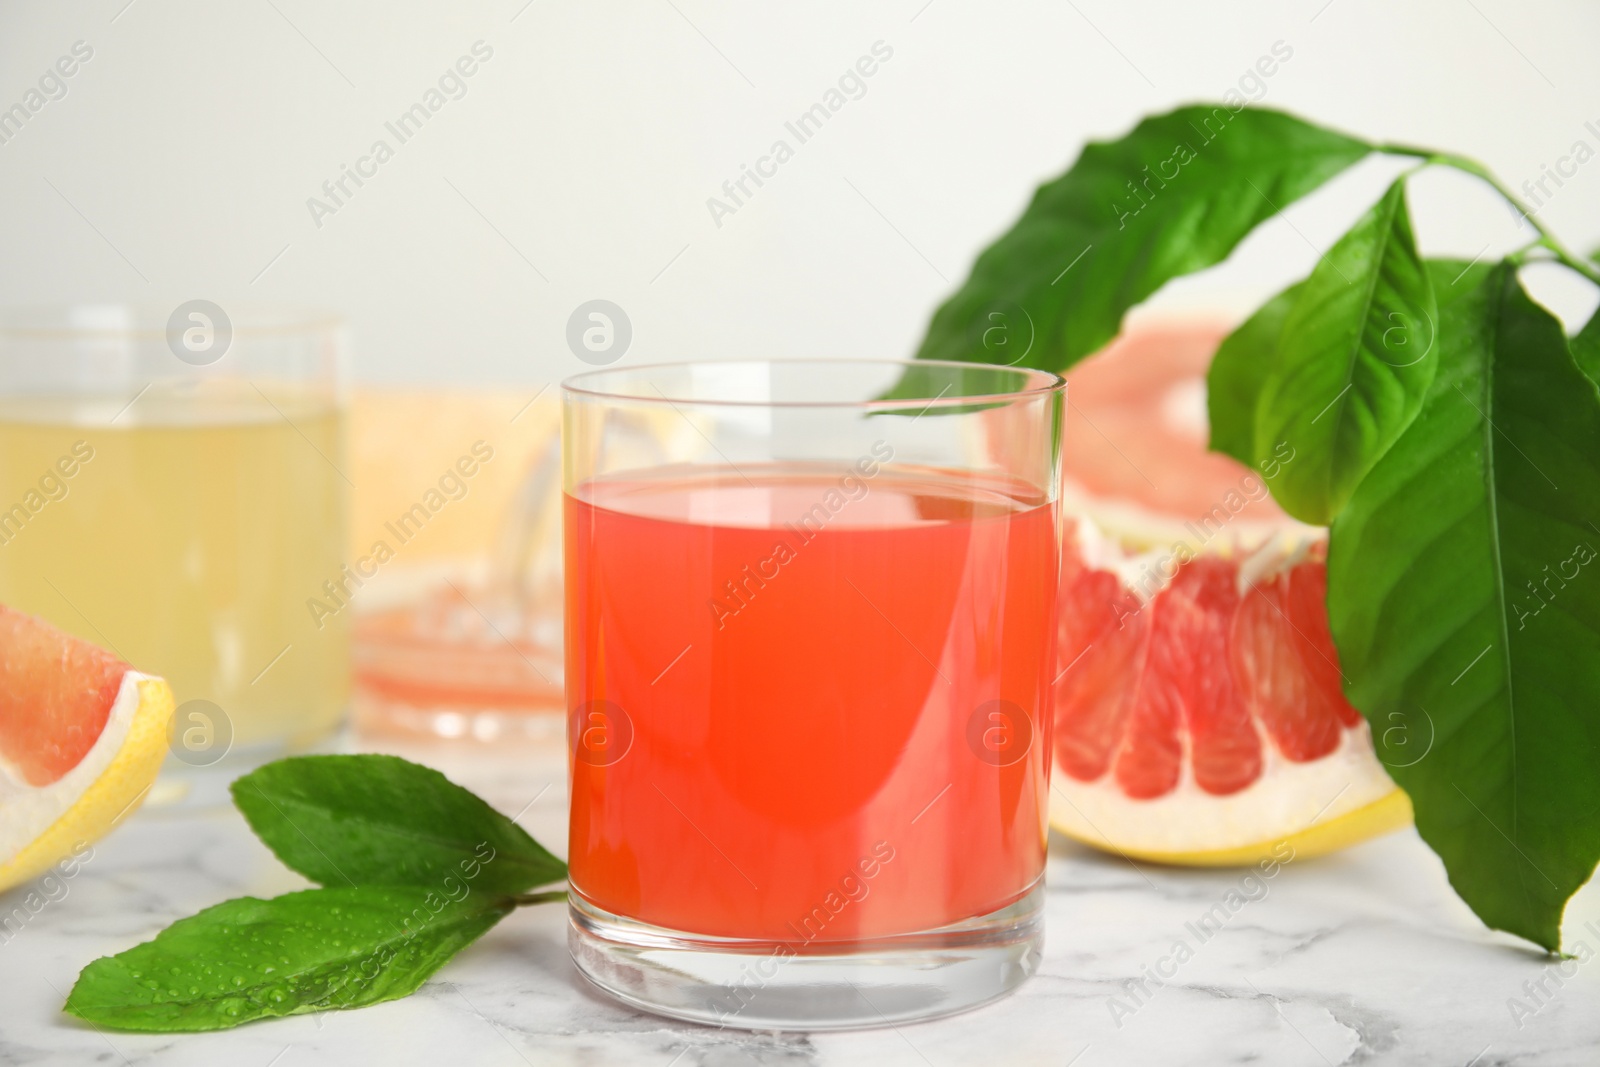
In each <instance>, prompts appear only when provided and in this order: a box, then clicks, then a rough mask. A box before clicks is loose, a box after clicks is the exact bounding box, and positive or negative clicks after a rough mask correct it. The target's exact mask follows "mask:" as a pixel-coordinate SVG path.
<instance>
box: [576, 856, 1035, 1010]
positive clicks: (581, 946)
mask: <svg viewBox="0 0 1600 1067" xmlns="http://www.w3.org/2000/svg"><path fill="white" fill-rule="evenodd" d="M569 900H570V904H569V917H570V920H571V924H570V927H569V929H568V933H567V944H568V947H569V948H570V949H571V950H572V959H573V962H574V963H576V964H577V967H578V970H579V972H581V973H582V974H583V976H584V977H585V978H587V979H588V980H589V981H590V982H592V983H594V984H595V985H596V986H598V987H599V988H600V989H602V990H604V991H605V992H606V993H609V994H610V995H611V996H613V997H615V998H617V999H618V1000H620V1001H622V1002H624V1003H626V1004H629V1005H631V1006H633V1007H635V1008H639V1009H641V1010H643V1011H648V1012H654V1013H655V1014H657V1015H665V1016H668V1017H670V1018H674V1019H686V1020H689V1021H690V1022H697V1023H707V1024H710V1025H714V1026H727V1027H734V1028H736V1029H742V1030H853V1029H864V1028H869V1027H878V1026H893V1025H897V1024H899V1023H906V1022H915V1021H918V1020H921V1019H932V1018H937V1017H939V1016H942V1015H953V1014H955V1013H956V1012H961V1011H966V1010H968V1009H969V1008H975V1007H978V1006H979V1005H980V1004H987V1003H988V1002H989V1001H991V1000H996V999H998V998H1000V997H1003V996H1005V995H1006V994H1007V993H1009V992H1011V991H1012V990H1013V989H1015V988H1017V986H1019V985H1021V984H1022V983H1023V982H1024V981H1025V980H1026V979H1027V978H1028V976H1029V975H1031V974H1033V972H1034V971H1036V970H1038V968H1039V959H1040V954H1041V952H1042V950H1043V948H1044V883H1043V880H1042V879H1041V880H1040V881H1039V882H1037V883H1035V885H1034V887H1033V888H1032V889H1031V890H1030V891H1029V892H1028V893H1027V894H1026V895H1025V896H1023V897H1022V898H1021V899H1020V900H1018V901H1017V902H1016V903H1014V904H1012V905H1010V906H1009V907H1005V908H1002V909H1000V910H999V911H996V912H992V913H990V914H988V915H983V916H979V917H978V918H975V919H968V920H966V921H965V922H961V923H957V924H954V925H952V926H944V927H940V928H938V929H935V930H927V931H922V932H919V933H910V934H896V935H894V936H891V937H881V938H872V939H867V940H861V941H841V942H837V943H831V944H828V945H826V946H819V945H817V944H815V943H813V944H811V945H808V946H805V951H804V952H803V953H800V952H797V951H796V948H795V947H792V946H789V945H787V944H785V943H784V942H781V941H747V940H741V939H737V938H718V937H701V936H697V935H694V934H687V933H683V932H681V931H678V930H667V929H663V928H662V927H659V926H651V925H649V924H646V923H640V922H635V921H634V920H632V919H625V918H622V917H621V916H617V915H612V914H610V913H609V912H605V911H601V910H599V909H598V908H596V907H594V906H593V905H592V904H590V903H589V902H588V901H586V900H584V899H583V898H582V897H581V896H580V895H579V894H578V893H576V892H574V893H572V894H571V895H570V897H569ZM822 948H825V949H826V952H824V951H819V949H822Z"/></svg>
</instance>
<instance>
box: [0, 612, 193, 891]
mask: <svg viewBox="0 0 1600 1067" xmlns="http://www.w3.org/2000/svg"><path fill="white" fill-rule="evenodd" d="M172 712H173V699H172V690H171V689H170V688H169V687H168V686H167V683H166V682H165V681H164V680H162V679H160V678H155V677H151V676H150V675H146V674H140V673H139V672H137V671H134V670H132V669H130V668H129V667H128V665H127V664H126V663H124V662H122V661H121V660H120V659H118V658H117V657H116V656H113V655H112V654H111V653H109V652H106V651H105V650H103V649H100V648H97V647H95V646H94V645H91V644H89V643H88V642H86V641H80V640H79V639H77V638H75V637H72V636H70V635H68V634H65V633H62V632H61V631H60V630H57V629H56V628H55V627H53V626H51V625H50V624H49V623H46V622H44V621H43V620H40V619H36V618H34V617H32V616H30V615H25V614H23V613H22V612H20V611H14V610H12V609H10V608H7V607H4V606H3V605H0V890H5V889H8V888H10V887H11V886H14V885H16V884H18V883H19V882H24V881H27V880H28V879H30V878H33V877H35V876H36V875H38V874H41V873H42V872H44V871H45V870H47V869H48V868H49V867H51V866H52V865H54V864H56V863H58V862H59V861H61V860H62V859H65V858H66V857H67V856H69V855H72V854H74V849H78V850H80V852H81V849H82V848H83V846H84V845H86V844H88V843H89V842H92V841H95V840H97V839H99V838H100V837H102V836H104V835H105V834H106V833H107V832H108V831H109V830H110V829H111V828H112V827H113V826H115V825H116V823H117V822H119V821H120V820H121V819H123V818H124V817H126V816H127V814H128V813H129V812H131V811H132V810H133V809H134V808H136V807H137V806H138V804H139V802H140V801H142V800H143V799H144V795H145V794H146V793H147V792H148V791H149V788H150V784H151V782H153V781H154V780H155V776H156V772H157V771H158V770H160V767H161V761H162V759H163V757H165V755H166V753H167V729H168V727H169V725H170V723H171V720H172Z"/></svg>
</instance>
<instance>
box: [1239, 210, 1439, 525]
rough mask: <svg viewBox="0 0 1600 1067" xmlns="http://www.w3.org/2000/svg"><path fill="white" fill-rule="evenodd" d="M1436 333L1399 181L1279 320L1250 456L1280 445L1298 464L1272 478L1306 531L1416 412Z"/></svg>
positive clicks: (1339, 503)
mask: <svg viewBox="0 0 1600 1067" xmlns="http://www.w3.org/2000/svg"><path fill="white" fill-rule="evenodd" d="M1437 333H1438V309H1437V307H1436V306H1435V297H1434V291H1433V282H1432V280H1431V279H1430V278H1429V275H1428V271H1427V269H1426V268H1425V267H1424V266H1423V263H1422V257H1421V256H1420V255H1419V254H1418V253H1417V246H1416V241H1415V240H1414V238H1413V237H1412V233H1411V219H1410V216H1409V214H1408V213H1407V211H1406V204H1405V181H1404V179H1401V180H1400V181H1397V182H1395V183H1394V184H1393V185H1391V186H1390V187H1389V191H1388V192H1387V193H1385V194H1384V195H1383V198H1382V199H1381V200H1379V201H1378V202H1377V203H1376V204H1374V205H1373V206H1372V209H1371V210H1370V211H1368V212H1367V213H1366V214H1365V215H1363V216H1362V217H1361V218H1360V220H1358V221H1357V222H1356V224H1355V225H1354V226H1352V227H1351V228H1350V231H1349V232H1348V233H1346V234H1345V235H1344V236H1343V237H1341V238H1339V240H1338V242H1337V243H1336V244H1335V245H1334V246H1333V247H1332V248H1330V249H1329V250H1328V252H1327V254H1326V255H1324V256H1323V257H1322V259H1321V260H1320V261H1319V262H1318V263H1317V266H1316V268H1315V269H1314V270H1313V271H1312V272H1311V276H1310V277H1309V278H1307V279H1306V280H1305V282H1304V283H1303V284H1302V286H1301V288H1300V292H1299V294H1298V295H1297V296H1296V298H1295V301H1294V303H1293V304H1292V305H1291V306H1290V308H1289V312H1288V315H1287V316H1286V317H1285V319H1284V322H1283V330H1282V333H1281V335H1280V336H1279V340H1278V362H1277V366H1276V368H1275V369H1274V371H1273V373H1272V374H1271V375H1270V376H1269V377H1268V379H1267V381H1266V382H1265V383H1264V384H1263V385H1262V386H1261V395H1260V397H1259V399H1258V401H1257V407H1256V434H1255V454H1256V455H1265V454H1267V453H1268V452H1271V451H1272V450H1273V449H1274V447H1275V446H1277V445H1278V444H1281V443H1287V444H1288V445H1290V446H1291V447H1293V448H1294V450H1295V452H1296V454H1297V455H1298V456H1299V457H1300V458H1299V459H1298V460H1296V462H1295V463H1293V464H1292V465H1288V466H1285V467H1284V469H1283V472H1282V475H1281V476H1280V477H1278V478H1276V479H1275V480H1274V481H1273V483H1272V495H1273V498H1274V499H1275V500H1277V502H1278V503H1279V505H1281V506H1282V507H1283V509H1284V510H1285V511H1287V512H1288V513H1289V514H1291V515H1293V516H1294V517H1295V518H1297V519H1300V520H1301V521H1303V522H1309V523H1316V524H1326V523H1327V522H1328V521H1329V520H1330V519H1332V518H1333V516H1335V515H1337V514H1338V513H1339V510H1340V509H1341V508H1342V507H1343V506H1344V503H1345V501H1346V500H1348V499H1349V498H1350V493H1351V492H1352V491H1353V490H1354V489H1355V487H1356V485H1357V483H1359V482H1360V481H1361V479H1362V478H1363V477H1364V476H1365V475H1366V473H1367V472H1368V471H1369V470H1371V469H1372V465H1373V464H1374V463H1376V462H1377V461H1378V459H1379V458H1380V457H1381V456H1382V455H1383V454H1384V452H1386V451H1388V449H1389V446H1390V445H1392V444H1393V443H1394V441H1395V439H1396V438H1397V437H1399V436H1400V434H1401V432H1402V431H1404V430H1405V428H1406V426H1408V425H1409V424H1410V422H1411V420H1412V419H1413V418H1415V417H1416V414H1417V410H1418V409H1419V408H1420V407H1421V406H1422V400H1423V397H1424V396H1425V395H1426V394H1427V391H1428V386H1429V384H1430V383H1432V381H1433V376H1434V371H1435V369H1436V368H1437V366H1438V357H1437V355H1436V354H1435V353H1434V352H1433V351H1432V349H1433V348H1434V347H1436V339H1437V338H1436V335H1437Z"/></svg>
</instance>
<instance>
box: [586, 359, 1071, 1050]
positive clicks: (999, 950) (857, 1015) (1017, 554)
mask: <svg viewBox="0 0 1600 1067" xmlns="http://www.w3.org/2000/svg"><path fill="white" fill-rule="evenodd" d="M897 382H898V383H899V384H898V385H897V384H896V383H897ZM891 389H892V392H891ZM1064 389H1065V386H1064V383H1063V382H1062V381H1061V379H1059V378H1057V377H1056V376H1055V375H1052V374H1048V373H1045V372H1042V371H1034V370H1028V369H1023V368H1007V367H990V366H981V365H972V364H959V363H950V364H942V363H933V362H921V363H916V364H907V363H897V362H893V361H821V360H803V361H768V362H731V363H690V364H676V365H661V366H653V367H630V368H617V369H610V370H603V371H596V372H591V373H588V374H583V375H579V376H577V377H575V378H572V379H569V380H568V381H567V382H566V383H565V386H564V409H565V419H564V430H563V434H564V437H563V443H564V450H565V461H564V462H565V476H564V486H565V493H566V495H565V508H566V516H565V522H566V529H565V544H566V598H567V602H566V628H567V641H566V657H567V703H568V713H569V719H568V744H569V750H570V756H571V759H570V768H571V790H572V794H571V822H570V836H569V862H570V866H571V886H572V894H571V934H570V944H571V948H572V954H573V958H574V960H575V961H576V963H577V965H578V967H579V969H580V970H581V971H582V972H583V973H584V974H585V975H586V976H587V977H588V978H589V979H590V980H591V981H593V982H594V983H595V984H597V985H598V986H600V987H601V988H602V989H604V990H606V991H607V992H609V993H611V994H612V995H614V996H616V997H619V998H621V999H623V1000H625V1001H627V1002H629V1003H631V1004H634V1005H636V1006H639V1007H642V1008H645V1009H648V1010H651V1011H655V1012H658V1013H661V1014H666V1015H670V1016H674V1017H678V1018H687V1019H694V1020H699V1021H710V1022H716V1023H721V1024H724V1025H730V1026H740V1027H749V1028H753V1029H831V1028H842V1027H854V1026H874V1025H884V1024H886V1023H898V1022H901V1021H904V1020H909V1019H917V1018H926V1017H930V1016H934V1015H942V1014H947V1013H950V1012H954V1011H960V1010H963V1009H965V1008H969V1007H972V1006H974V1005H976V1004H979V1003H983V1002H984V1001H987V1000H991V999H993V998H995V997H997V996H1000V995H1002V994H1004V993H1006V992H1008V991H1009V990H1011V989H1012V988H1015V986H1016V985H1018V984H1019V983H1020V982H1022V981H1023V980H1024V979H1025V978H1026V977H1027V976H1028V975H1029V974H1030V973H1032V971H1033V970H1034V968H1035V967H1036V966H1037V962H1038V959H1039V950H1040V945H1041V944H1042V937H1043V926H1042V921H1041V914H1040V908H1041V897H1042V876H1043V871H1044V859H1045V838H1046V834H1047V822H1046V815H1047V808H1048V803H1047V795H1046V794H1047V790H1048V785H1049V779H1048V774H1049V752H1050V738H1049V730H1050V723H1051V707H1050V703H1049V701H1050V693H1051V683H1052V681H1053V679H1054V675H1055V660H1056V652H1055V646H1054V642H1053V641H1052V640H1051V637H1052V635H1053V634H1054V632H1055V615H1056V589H1057V581H1056V576H1057V567H1058V558H1057V557H1058V547H1057V546H1058V522H1059V515H1058V504H1057V489H1056V487H1057V462H1058V456H1057V450H1058V445H1059V434H1060V425H1061V413H1062V408H1063V406H1064V403H1065V392H1064ZM891 396H892V399H891V398H890V397H891Z"/></svg>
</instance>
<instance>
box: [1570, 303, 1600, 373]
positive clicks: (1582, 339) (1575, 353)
mask: <svg viewBox="0 0 1600 1067" xmlns="http://www.w3.org/2000/svg"><path fill="white" fill-rule="evenodd" d="M1571 347H1572V358H1573V359H1575V360H1577V362H1578V369H1579V370H1581V371H1583V373H1584V374H1586V375H1587V376H1588V378H1589V380H1590V381H1592V382H1594V383H1595V384H1596V385H1597V386H1600V311H1596V312H1595V313H1594V314H1592V315H1590V316H1589V321H1588V322H1586V323H1584V324H1583V329H1581V330H1579V331H1578V332H1577V334H1576V335H1575V336H1574V337H1573V338H1572V343H1571Z"/></svg>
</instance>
